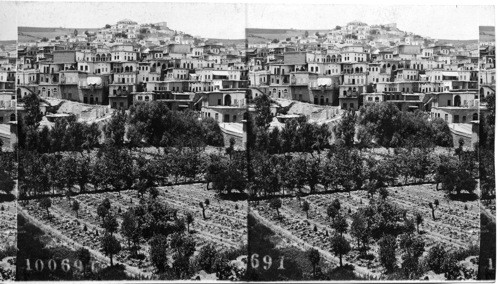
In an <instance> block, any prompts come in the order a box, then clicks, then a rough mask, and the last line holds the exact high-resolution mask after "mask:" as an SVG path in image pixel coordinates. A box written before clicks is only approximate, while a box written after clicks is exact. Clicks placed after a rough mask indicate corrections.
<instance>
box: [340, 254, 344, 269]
mask: <svg viewBox="0 0 500 284" xmlns="http://www.w3.org/2000/svg"><path fill="white" fill-rule="evenodd" d="M339 259H340V267H342V266H343V265H342V254H340V255H339Z"/></svg>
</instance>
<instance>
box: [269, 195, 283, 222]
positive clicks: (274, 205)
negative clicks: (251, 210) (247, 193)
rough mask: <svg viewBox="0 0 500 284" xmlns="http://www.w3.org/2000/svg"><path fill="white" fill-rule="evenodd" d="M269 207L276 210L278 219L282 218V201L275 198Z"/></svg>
mask: <svg viewBox="0 0 500 284" xmlns="http://www.w3.org/2000/svg"><path fill="white" fill-rule="evenodd" d="M269 207H271V208H272V209H276V213H277V214H278V218H279V217H280V211H279V209H280V208H281V199H279V198H273V199H271V200H269Z"/></svg>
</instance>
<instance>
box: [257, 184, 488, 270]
mask: <svg viewBox="0 0 500 284" xmlns="http://www.w3.org/2000/svg"><path fill="white" fill-rule="evenodd" d="M388 190H389V197H388V199H389V201H391V202H394V203H396V204H397V205H398V206H400V207H401V208H403V209H407V210H408V216H409V217H412V216H414V215H415V214H416V213H417V212H418V213H420V214H421V215H422V216H423V217H424V221H423V224H422V225H420V231H421V236H422V237H423V238H424V241H425V243H426V250H428V249H429V248H430V247H432V246H433V245H436V244H443V245H444V246H445V247H447V248H448V249H461V248H464V249H465V248H468V247H469V246H470V245H471V244H478V243H479V202H478V201H467V202H462V201H453V200H450V199H448V198H447V197H446V194H445V192H443V191H436V190H435V185H419V186H417V185H415V186H405V187H393V188H389V189H388ZM336 198H338V199H339V200H340V203H341V210H340V213H341V214H342V215H344V216H346V217H347V222H348V224H349V228H350V224H351V222H352V220H351V216H352V214H353V213H354V212H356V210H358V208H360V207H364V206H367V205H368V204H369V196H368V194H367V193H366V192H364V191H356V192H351V194H350V195H349V193H334V194H329V195H325V194H318V195H309V196H307V197H305V198H302V199H301V200H307V202H308V203H309V205H310V209H309V212H308V219H306V213H305V212H304V211H302V209H301V206H300V202H301V201H299V200H298V199H297V198H286V199H282V207H281V209H280V210H279V211H280V219H278V217H277V212H276V210H275V209H271V208H270V207H269V205H268V204H267V202H262V201H261V202H260V203H259V204H258V205H255V206H252V210H253V211H254V212H256V213H258V214H259V215H260V216H262V217H263V218H264V219H265V220H267V221H270V222H271V223H272V224H273V225H275V226H277V227H279V228H281V229H283V230H285V231H286V232H289V233H290V234H292V235H293V236H296V237H297V238H299V239H300V242H303V243H304V244H308V245H312V246H315V247H317V248H320V249H324V250H326V251H330V237H331V236H332V235H333V234H334V232H335V231H334V229H333V228H331V226H330V224H331V221H330V220H329V217H328V215H327V214H326V211H327V210H326V209H327V207H328V205H329V204H330V203H331V202H332V201H333V200H334V199H336ZM374 198H378V196H377V195H375V196H374ZM436 199H437V200H438V201H439V206H437V209H436V210H435V216H436V220H433V219H432V215H431V208H430V207H429V202H432V203H433V202H434V200H436ZM349 211H350V212H351V213H349ZM344 236H345V237H346V239H347V240H348V241H349V242H350V244H351V247H352V250H351V252H350V253H349V254H348V255H347V256H346V257H345V260H346V262H347V263H352V264H355V265H356V266H361V267H366V268H368V269H369V270H370V273H374V274H376V273H381V272H382V271H383V269H382V267H381V265H380V263H379V262H378V260H377V257H375V258H374V259H371V260H369V259H363V258H360V257H359V256H360V255H359V252H358V251H357V249H356V248H357V243H356V241H355V240H354V239H353V238H352V237H351V236H350V233H349V231H348V232H347V233H346V234H344ZM299 244H300V243H299ZM377 251H378V246H377V244H376V243H374V242H373V240H372V241H371V243H370V250H369V251H368V254H372V255H374V256H377V255H378V253H377Z"/></svg>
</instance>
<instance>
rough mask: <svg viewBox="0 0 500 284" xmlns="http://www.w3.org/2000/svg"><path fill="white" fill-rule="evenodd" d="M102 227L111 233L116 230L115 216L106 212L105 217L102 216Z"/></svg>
mask: <svg viewBox="0 0 500 284" xmlns="http://www.w3.org/2000/svg"><path fill="white" fill-rule="evenodd" d="M102 227H103V228H104V229H105V230H106V232H107V233H109V234H111V235H113V233H116V231H117V230H118V221H117V220H116V216H115V215H113V214H111V213H108V215H106V217H104V221H103V224H102Z"/></svg>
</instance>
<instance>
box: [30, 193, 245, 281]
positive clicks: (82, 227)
mask: <svg viewBox="0 0 500 284" xmlns="http://www.w3.org/2000/svg"><path fill="white" fill-rule="evenodd" d="M159 189H160V190H159V195H158V197H157V200H158V201H159V202H160V203H163V204H167V205H168V206H170V207H171V208H174V209H178V210H179V214H178V216H179V217H184V216H185V214H186V213H187V212H191V213H192V214H193V216H194V222H193V223H192V224H191V225H190V230H191V236H192V237H193V238H194V239H195V241H196V244H197V249H200V248H201V247H202V246H204V245H206V244H213V245H215V247H216V248H217V249H218V250H225V249H229V248H237V247H239V246H240V245H242V244H245V243H246V237H247V231H246V213H247V206H246V202H245V201H238V202H234V201H226V200H221V199H219V198H218V197H217V196H216V194H215V193H214V192H213V191H207V190H206V185H205V184H194V185H180V186H172V187H161V188H159ZM145 197H146V196H145ZM105 198H108V199H109V200H110V203H111V209H110V211H111V212H112V213H113V214H115V215H116V216H117V221H118V223H119V224H121V222H122V217H121V214H119V212H121V213H124V212H126V211H127V210H128V209H129V208H131V207H135V206H137V205H139V204H140V203H139V201H140V199H139V197H138V194H137V192H136V191H132V190H129V191H122V192H107V193H99V194H82V195H77V196H75V197H72V198H69V199H68V198H65V197H64V198H62V197H61V198H52V199H51V200H52V206H51V207H50V209H49V211H50V216H51V217H50V219H48V218H47V212H46V210H43V209H41V208H40V207H39V206H38V201H36V200H32V201H26V202H23V205H22V208H23V209H24V211H25V212H26V213H27V214H28V215H29V216H30V217H31V218H34V219H35V220H37V221H39V222H41V223H43V224H45V225H47V226H48V227H50V229H51V230H54V231H55V232H57V233H58V234H61V235H62V236H64V237H65V238H67V239H69V240H71V241H74V244H70V245H76V246H84V247H87V248H88V249H91V250H93V251H96V252H99V251H100V242H99V241H98V240H99V238H100V237H101V236H102V235H103V234H104V229H103V228H101V218H100V217H99V216H98V214H97V207H98V206H99V204H101V202H102V201H103V200H104V199H105ZM206 199H208V200H209V202H210V204H209V205H208V206H206V205H205V208H206V209H205V214H206V217H207V218H206V219H203V216H202V209H201V207H200V205H199V203H200V202H205V200H206ZM73 200H77V201H78V203H79V205H80V208H79V210H78V218H77V213H76V212H75V211H73V210H72V208H71V203H72V202H73ZM115 237H116V238H117V239H118V240H119V242H120V243H121V244H122V250H121V252H120V253H119V254H118V255H116V256H115V257H114V258H115V259H116V262H119V263H123V264H125V265H126V266H128V267H132V268H135V269H134V270H136V271H138V272H139V273H140V274H142V275H151V274H152V273H153V272H154V268H153V266H152V264H151V263H150V261H149V245H148V244H147V243H145V242H144V241H142V243H141V245H140V248H139V251H138V253H139V254H143V255H145V256H146V258H145V259H143V260H139V259H135V258H131V257H130V253H129V252H128V250H127V249H126V248H127V240H126V239H125V238H124V237H123V236H121V234H120V232H117V233H115Z"/></svg>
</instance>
